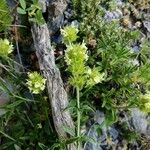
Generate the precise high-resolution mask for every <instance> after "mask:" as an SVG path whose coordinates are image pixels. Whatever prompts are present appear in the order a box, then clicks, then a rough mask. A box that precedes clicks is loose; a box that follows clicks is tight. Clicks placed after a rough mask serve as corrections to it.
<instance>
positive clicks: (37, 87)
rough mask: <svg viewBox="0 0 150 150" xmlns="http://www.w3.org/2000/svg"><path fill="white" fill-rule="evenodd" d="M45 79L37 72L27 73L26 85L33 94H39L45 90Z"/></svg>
mask: <svg viewBox="0 0 150 150" xmlns="http://www.w3.org/2000/svg"><path fill="white" fill-rule="evenodd" d="M45 83H46V79H44V78H43V77H42V76H41V75H40V74H39V73H38V72H32V73H28V79H27V83H26V84H27V85H28V88H29V90H30V91H31V92H32V93H33V94H39V93H41V92H42V91H43V90H44V89H45Z"/></svg>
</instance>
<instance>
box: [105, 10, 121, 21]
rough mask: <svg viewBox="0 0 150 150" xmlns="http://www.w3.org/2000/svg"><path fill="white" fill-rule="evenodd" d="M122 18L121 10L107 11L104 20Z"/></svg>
mask: <svg viewBox="0 0 150 150" xmlns="http://www.w3.org/2000/svg"><path fill="white" fill-rule="evenodd" d="M122 16H123V14H122V11H121V10H119V9H116V10H115V11H106V12H105V15H104V20H106V21H111V20H112V19H119V18H121V17H122Z"/></svg>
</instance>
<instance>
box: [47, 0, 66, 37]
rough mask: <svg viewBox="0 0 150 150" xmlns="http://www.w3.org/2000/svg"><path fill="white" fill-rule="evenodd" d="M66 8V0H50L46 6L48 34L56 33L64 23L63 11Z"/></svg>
mask: <svg viewBox="0 0 150 150" xmlns="http://www.w3.org/2000/svg"><path fill="white" fill-rule="evenodd" d="M66 9H67V1H66V0H52V1H50V3H49V6H48V22H47V25H48V29H49V32H50V35H53V34H54V33H56V32H57V31H58V30H59V28H60V27H61V26H63V24H64V11H65V10H66Z"/></svg>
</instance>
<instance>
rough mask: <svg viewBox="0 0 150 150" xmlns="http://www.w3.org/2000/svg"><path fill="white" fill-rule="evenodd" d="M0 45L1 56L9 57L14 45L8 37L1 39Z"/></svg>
mask: <svg viewBox="0 0 150 150" xmlns="http://www.w3.org/2000/svg"><path fill="white" fill-rule="evenodd" d="M0 46H1V47H0V56H1V57H3V58H6V57H8V55H9V54H10V53H11V52H12V51H13V45H12V44H11V43H10V42H9V41H8V40H7V39H0Z"/></svg>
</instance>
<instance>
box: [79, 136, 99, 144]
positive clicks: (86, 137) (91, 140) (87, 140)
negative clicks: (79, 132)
mask: <svg viewBox="0 0 150 150" xmlns="http://www.w3.org/2000/svg"><path fill="white" fill-rule="evenodd" d="M81 139H82V141H86V142H90V143H92V144H96V143H97V142H96V141H95V139H94V138H92V137H89V136H83V137H82V138H81Z"/></svg>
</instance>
